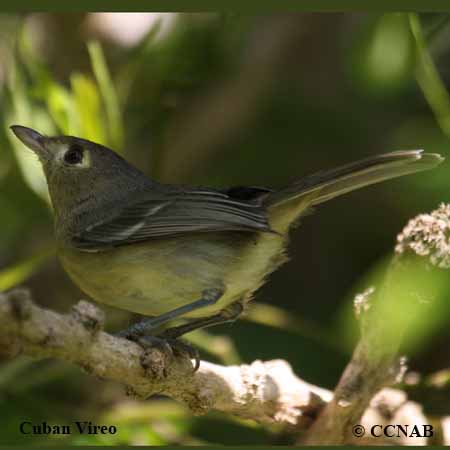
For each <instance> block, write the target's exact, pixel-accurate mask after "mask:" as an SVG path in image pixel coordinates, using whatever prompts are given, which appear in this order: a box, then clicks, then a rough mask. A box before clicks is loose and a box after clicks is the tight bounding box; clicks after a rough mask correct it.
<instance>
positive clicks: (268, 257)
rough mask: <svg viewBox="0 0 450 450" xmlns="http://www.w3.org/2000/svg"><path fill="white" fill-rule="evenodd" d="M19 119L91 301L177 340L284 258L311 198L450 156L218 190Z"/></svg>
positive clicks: (68, 255) (133, 332) (63, 243)
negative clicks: (279, 184)
mask: <svg viewBox="0 0 450 450" xmlns="http://www.w3.org/2000/svg"><path fill="white" fill-rule="evenodd" d="M11 129H12V131H13V132H14V133H15V135H16V136H17V137H18V138H19V139H20V140H21V141H22V142H23V143H24V144H25V145H26V146H27V147H28V148H30V149H31V150H33V152H35V153H36V154H37V156H38V157H39V160H40V162H41V163H42V165H43V169H44V173H45V176H46V178H47V183H48V188H49V192H50V198H51V201H52V205H53V209H54V215H55V235H56V241H57V248H58V255H59V258H60V260H61V262H62V265H63V266H64V268H65V270H66V271H67V273H68V274H69V275H70V277H71V278H72V279H73V281H74V282H75V283H76V284H77V285H78V286H79V287H80V288H81V289H82V290H83V291H84V292H86V293H87V294H88V295H89V296H91V297H92V298H93V299H94V300H96V301H98V302H100V303H105V304H108V305H112V306H115V307H118V308H122V309H125V310H128V311H132V312H135V313H139V314H143V315H145V316H150V317H151V318H149V319H147V320H146V321H144V322H140V323H137V324H135V325H133V326H131V327H130V328H128V329H127V330H125V331H124V332H122V333H121V334H120V335H121V336H124V337H127V338H129V339H135V340H136V339H139V338H140V337H142V336H147V337H150V339H151V342H152V343H159V344H162V343H163V344H164V345H166V343H167V342H169V344H168V345H169V346H170V347H171V348H176V347H177V345H178V344H177V343H179V342H181V341H178V340H177V338H178V337H180V336H181V335H183V334H185V333H187V332H189V331H192V330H195V329H198V328H203V327H208V326H212V325H216V324H220V323H224V322H228V321H233V320H235V319H236V318H237V317H238V316H239V315H240V314H241V313H242V311H243V310H244V308H245V307H246V305H247V303H248V302H249V300H250V299H251V298H252V296H253V294H254V292H255V291H256V290H257V289H258V288H259V287H260V286H261V285H262V284H263V283H264V281H265V280H266V278H267V276H268V275H269V274H270V273H271V272H273V271H274V270H275V269H277V268H278V267H279V266H280V265H281V264H282V263H284V262H285V261H286V260H287V257H286V247H287V244H288V234H289V230H290V229H291V228H292V226H293V224H295V223H296V222H297V221H298V219H299V217H300V216H302V215H303V214H305V212H307V211H308V210H310V209H311V208H312V207H315V206H317V205H319V204H321V203H323V202H325V201H327V200H330V199H332V198H334V197H337V196H339V195H342V194H345V193H347V192H350V191H353V190H355V189H359V188H361V187H363V186H367V185H370V184H373V183H378V182H381V181H384V180H388V179H390V178H395V177H399V176H402V175H406V174H410V173H414V172H419V171H422V170H427V169H431V168H434V167H435V166H437V165H438V164H440V163H441V162H442V161H443V159H444V158H442V157H441V156H440V155H439V154H433V153H424V152H423V151H422V150H406V151H397V152H393V153H387V154H382V155H377V156H374V157H372V158H367V159H364V160H361V161H357V162H354V163H351V164H347V165H343V166H341V167H338V168H335V169H332V170H326V171H322V172H318V173H315V174H313V175H310V176H306V177H304V178H301V179H300V180H298V181H297V182H295V183H293V184H291V185H290V186H288V187H286V188H284V189H278V190H272V189H267V188H262V187H251V186H250V187H247V186H244V187H241V186H238V187H233V188H228V189H213V188H207V187H197V186H183V185H168V184H161V183H158V182H157V181H155V180H152V179H150V178H148V177H147V176H145V175H144V174H143V173H142V172H140V171H139V170H138V169H136V168H135V167H133V166H132V165H131V164H129V163H128V162H127V161H126V160H124V159H123V158H122V157H120V156H119V155H118V154H117V153H115V152H114V151H112V150H110V149H108V148H106V147H104V146H102V145H99V144H96V143H94V142H90V141H88V140H85V139H80V138H77V137H72V136H55V137H48V136H44V135H42V134H40V133H38V132H37V131H35V130H32V129H31V128H27V127H24V126H20V125H14V126H12V127H11ZM178 319H182V320H183V321H182V323H181V324H178V323H177V324H176V326H172V327H168V325H169V324H171V323H172V324H174V323H173V321H174V320H178ZM174 325H175V324H174Z"/></svg>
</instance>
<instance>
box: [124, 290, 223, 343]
mask: <svg viewBox="0 0 450 450" xmlns="http://www.w3.org/2000/svg"><path fill="white" fill-rule="evenodd" d="M222 295H223V290H221V289H215V288H214V289H205V290H204V291H203V293H202V298H200V299H199V300H196V301H195V302H192V303H189V304H188V305H183V306H180V307H179V308H176V309H173V310H172V311H168V312H166V313H164V314H161V315H160V316H157V317H153V318H151V319H146V320H143V321H142V322H139V323H136V324H134V325H132V326H131V327H129V328H127V329H126V330H122V331H120V332H119V333H117V336H119V337H124V338H127V339H131V340H137V339H138V338H139V337H141V336H144V335H151V334H152V332H153V331H154V330H155V329H156V328H158V327H160V326H161V325H164V324H165V323H167V322H169V321H171V320H173V319H176V318H177V317H180V316H182V315H184V314H187V313H190V312H191V311H195V310H196V309H199V308H204V307H205V306H209V305H213V304H214V303H216V302H217V301H218V300H219V298H220V297H222Z"/></svg>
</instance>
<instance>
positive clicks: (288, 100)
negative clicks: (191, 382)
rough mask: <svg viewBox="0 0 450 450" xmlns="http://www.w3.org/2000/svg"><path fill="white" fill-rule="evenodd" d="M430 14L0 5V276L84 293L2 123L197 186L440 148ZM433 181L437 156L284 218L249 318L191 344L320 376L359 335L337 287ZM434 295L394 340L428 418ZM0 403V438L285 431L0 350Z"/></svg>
mask: <svg viewBox="0 0 450 450" xmlns="http://www.w3.org/2000/svg"><path fill="white" fill-rule="evenodd" d="M447 24H448V15H439V14H424V15H420V16H418V15H416V14H350V13H346V14H309V13H308V14H306V13H305V14H303V13H302V14H288V15H284V14H273V15H259V16H250V15H238V14H209V13H208V14H175V13H164V14H162V13H145V14H128V13H127V14H125V13H114V14H112V13H96V14H23V15H0V116H1V124H2V127H0V149H1V150H0V186H1V187H0V217H1V220H0V268H1V269H0V290H7V289H10V288H12V287H14V286H16V285H26V286H29V287H30V288H31V289H32V292H33V294H34V297H35V299H36V300H37V301H38V302H39V303H40V304H42V305H45V306H47V307H50V308H53V309H55V310H58V311H68V310H69V308H70V306H71V305H73V304H74V303H75V302H76V301H77V300H78V299H80V298H83V293H81V292H79V291H78V290H77V288H76V287H75V286H74V285H73V284H72V283H71V281H70V280H69V279H68V277H67V276H66V274H65V273H64V272H63V271H62V269H61V267H60V266H59V264H58V262H57V260H56V258H55V256H54V250H53V244H52V220H51V206H50V205H49V203H48V197H47V191H46V185H45V182H44V178H43V176H42V174H41V171H40V167H39V165H38V163H37V160H36V158H34V157H33V155H31V153H30V152H28V151H27V150H25V148H24V147H23V146H22V145H21V144H20V143H19V142H18V141H17V140H16V139H14V138H13V137H12V135H11V133H10V131H9V128H8V127H9V126H10V125H12V124H21V125H25V126H30V127H34V128H36V129H38V130H39V131H41V132H44V133H48V134H53V133H62V134H73V135H79V136H81V137H84V138H87V139H91V140H95V141H98V142H101V143H104V144H106V145H109V146H111V147H112V148H114V149H115V150H117V151H118V152H120V153H122V154H123V155H124V156H125V157H126V158H127V159H128V160H130V161H131V162H132V163H134V164H135V165H137V166H138V167H139V168H141V169H142V170H143V171H144V172H146V173H147V174H149V175H151V176H153V177H155V178H158V179H159V180H162V181H166V182H176V183H195V184H208V185H214V186H225V185H233V184H237V185H241V184H251V185H268V186H282V185H284V184H287V183H288V182H289V181H291V180H293V179H295V178H298V177H300V176H302V175H306V174H308V173H311V172H314V171H317V170H320V169H324V168H330V167H333V166H335V165H339V164H342V163H346V162H349V161H351V160H355V159H358V158H363V157H366V156H368V155H373V154H376V153H380V152H387V151H392V150H396V149H407V148H425V149H426V150H427V151H430V152H439V153H441V154H443V155H444V156H447V157H448V156H450V147H449V137H450V100H449V95H448V93H447V89H446V85H447V86H448V85H450V72H449V69H448V67H449V61H450V39H449V38H450V26H447ZM449 180H450V164H449V163H448V162H446V163H444V164H443V165H442V166H441V167H440V168H439V169H437V170H435V171H432V172H427V173H422V174H418V175H415V176H410V177H406V178H402V179H399V180H395V181H391V182H388V183H385V184H382V185H378V186H374V187H370V188H367V189H364V190H362V191H358V192H355V193H352V194H351V195H348V196H346V197H343V198H339V199H336V200H334V201H333V202H330V203H327V204H326V205H323V206H321V207H320V209H319V210H318V211H316V213H315V214H314V215H312V216H308V217H305V218H304V219H303V222H302V226H301V227H300V228H299V229H296V230H295V231H294V232H293V233H292V241H291V247H290V256H291V261H290V262H289V263H288V264H287V265H285V266H284V267H283V268H282V269H281V270H279V271H278V272H277V273H275V274H274V275H273V276H272V277H271V278H270V282H269V283H267V284H266V285H265V286H264V287H263V288H262V289H261V290H260V291H259V292H258V294H257V296H256V301H255V302H254V304H253V307H252V309H251V310H250V312H249V314H248V315H247V317H246V318H245V319H244V320H240V321H239V322H238V323H236V324H234V325H232V326H229V325H226V326H222V327H217V328H214V329H211V330H208V331H207V332H205V331H198V332H195V333H192V334H191V335H190V336H189V339H190V340H191V341H193V342H194V343H196V344H197V345H198V346H199V347H200V348H201V351H202V354H203V356H204V357H205V358H207V359H210V360H214V361H218V362H221V363H224V364H233V363H239V362H251V361H253V360H255V359H258V358H260V359H274V358H285V359H287V360H288V361H289V362H290V363H291V364H292V365H293V367H294V369H295V371H296V372H297V374H299V376H301V377H302V378H305V379H306V380H308V381H310V382H311V383H314V384H317V385H321V386H324V387H328V388H333V386H334V385H335V384H336V382H337V380H338V379H339V376H340V374H341V372H342V369H343V368H344V367H345V364H346V362H347V361H348V358H349V355H350V354H351V351H352V348H353V346H354V344H355V342H356V340H357V337H358V334H357V327H356V325H355V320H354V318H353V314H352V298H353V296H354V295H355V294H356V293H357V292H359V291H361V290H362V289H365V288H366V287H367V286H368V285H369V284H370V283H371V282H372V281H371V280H373V278H371V277H373V276H375V275H373V274H374V273H379V271H380V267H381V268H382V267H383V264H384V262H385V261H386V260H387V259H388V257H389V255H390V254H391V253H392V250H393V247H394V244H395V236H396V234H397V233H398V232H399V231H400V230H401V229H402V227H403V226H404V224H405V223H406V221H407V220H408V219H409V218H411V217H413V216H414V215H416V214H418V213H419V212H427V211H430V210H432V209H434V208H435V207H437V205H438V204H439V203H440V202H442V201H448V199H449V194H450V182H449ZM447 278H449V277H447ZM449 291H450V282H449V281H447V282H446V283H443V286H440V287H439V297H440V300H439V301H438V302H437V303H434V304H433V306H432V307H430V308H429V309H428V310H427V309H425V310H424V311H423V313H421V314H420V315H419V316H418V319H417V322H416V325H417V330H418V331H417V333H418V334H417V336H419V337H420V338H419V339H412V341H411V342H409V344H410V345H408V346H407V348H406V351H407V355H408V357H409V367H410V370H411V371H414V372H415V373H416V374H419V375H420V376H418V377H417V376H416V377H415V378H414V377H413V378H414V379H415V380H416V383H415V384H414V385H413V386H405V388H406V389H408V390H409V391H410V393H411V395H412V397H413V398H415V399H416V400H418V401H420V402H421V403H423V404H424V407H425V410H426V412H427V413H430V414H444V413H446V414H448V413H449V411H450V392H449V391H450V388H449V385H450V376H449V371H448V370H446V369H448V368H449V367H450V345H449V344H450V336H449V333H448V329H449V324H450V320H449V316H450V306H449V302H448V299H449V295H448V294H449ZM105 309H106V308H105ZM401 315H402V311H398V308H396V307H395V305H393V306H392V310H389V308H387V311H386V320H391V321H392V326H395V320H396V317H399V316H401ZM107 317H108V329H109V330H117V329H119V328H122V327H124V326H126V325H127V324H129V323H130V321H131V320H134V319H136V318H133V317H130V315H129V314H127V313H125V312H122V311H118V310H114V309H113V308H109V309H107ZM415 334H416V330H411V335H410V336H414V335H415ZM417 380H418V381H417ZM0 411H1V412H0V415H1V423H2V427H1V428H2V429H1V433H0V443H1V444H5V443H20V444H31V443H37V442H45V443H50V444H51V443H55V444H56V443H58V442H61V440H63V441H64V442H71V443H73V444H119V443H129V444H166V443H180V444H189V443H197V444H201V443H221V444H246V443H252V444H257V443H290V442H292V437H291V436H289V435H287V434H286V433H284V432H283V430H279V429H277V428H276V427H274V428H262V427H260V426H258V425H256V424H254V423H251V422H246V421H241V420H237V419H235V418H230V417H227V416H225V415H221V414H210V415H208V416H206V417H192V416H191V415H190V414H189V413H188V412H187V411H186V410H185V409H184V408H183V406H181V405H179V404H176V403H175V402H172V401H170V400H167V399H164V398H154V399H150V400H148V401H135V400H133V399H131V398H128V397H126V395H125V392H124V389H123V387H122V386H119V385H117V384H115V383H111V382H107V381H99V380H97V379H93V378H92V377H89V376H88V375H84V374H83V373H81V372H80V370H79V369H77V368H73V367H71V366H69V365H66V364H64V363H61V362H59V361H40V362H33V361H32V360H30V359H28V358H25V357H20V358H17V359H15V360H13V361H10V360H2V361H0ZM24 420H31V421H33V422H35V423H40V422H42V421H43V420H45V421H47V422H48V423H51V424H52V423H55V424H64V423H70V422H72V421H74V420H91V421H92V422H95V423H103V424H113V425H116V426H117V428H118V430H119V431H118V433H117V434H116V435H115V436H108V437H101V436H90V437H88V436H79V435H73V436H70V437H63V438H56V437H47V436H42V437H41V438H34V439H32V440H31V439H30V437H28V436H23V435H20V433H19V424H20V422H22V421H24Z"/></svg>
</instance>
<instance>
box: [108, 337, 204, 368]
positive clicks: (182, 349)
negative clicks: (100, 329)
mask: <svg viewBox="0 0 450 450" xmlns="http://www.w3.org/2000/svg"><path fill="white" fill-rule="evenodd" d="M116 336H118V337H122V338H125V339H128V340H130V341H133V342H136V343H137V344H139V345H140V346H141V347H142V348H143V349H144V356H143V359H142V360H141V364H142V365H143V367H144V369H151V368H150V365H151V363H150V361H149V355H152V354H153V353H154V352H153V351H154V350H155V349H156V350H157V351H158V352H159V355H160V359H161V356H162V359H163V360H164V361H162V363H163V364H162V365H163V366H164V367H166V366H169V365H170V363H171V362H172V361H173V359H174V358H189V359H190V360H194V367H193V370H194V372H196V371H197V370H198V368H199V367H200V355H199V353H198V350H197V349H196V348H195V347H193V346H192V345H190V344H188V343H187V342H186V341H184V340H181V339H175V338H171V337H168V336H164V333H162V334H161V335H156V336H154V335H144V336H143V335H140V334H132V333H130V332H129V331H128V330H123V331H121V332H119V333H117V334H116ZM150 359H154V358H150ZM164 371H165V370H163V372H164Z"/></svg>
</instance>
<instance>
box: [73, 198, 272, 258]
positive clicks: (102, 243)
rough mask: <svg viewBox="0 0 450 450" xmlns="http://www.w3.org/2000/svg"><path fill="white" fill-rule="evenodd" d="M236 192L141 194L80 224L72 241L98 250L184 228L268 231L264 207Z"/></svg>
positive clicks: (187, 230) (195, 230) (82, 247)
mask: <svg viewBox="0 0 450 450" xmlns="http://www.w3.org/2000/svg"><path fill="white" fill-rule="evenodd" d="M239 192H241V191H239ZM241 197H242V196H240V195H238V196H234V195H233V194H232V193H231V194H228V193H227V192H226V191H223V192H219V191H213V190H208V189H204V190H202V189H191V190H186V191H182V192H165V193H163V194H158V193H154V192H148V193H144V195H140V196H139V198H138V199H137V200H134V201H132V202H131V204H130V203H128V204H127V205H126V206H125V207H124V208H122V209H121V210H119V212H118V213H116V214H115V215H113V217H111V218H108V219H105V220H102V221H99V222H97V223H95V224H93V225H90V226H87V227H85V229H84V230H83V231H82V232H81V233H78V234H77V235H75V236H73V238H72V243H73V245H75V246H76V247H77V248H79V249H80V250H87V251H100V250H105V249H107V248H110V247H116V246H121V245H127V244H132V243H136V242H142V241H146V240H148V239H153V238H159V237H170V236H177V235H182V234H185V233H198V232H212V231H229V230H237V231H268V232H270V231H271V229H270V227H269V224H268V222H267V216H266V211H265V208H264V207H263V206H261V204H260V202H257V201H249V200H243V199H242V198H241ZM244 197H245V196H244Z"/></svg>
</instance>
